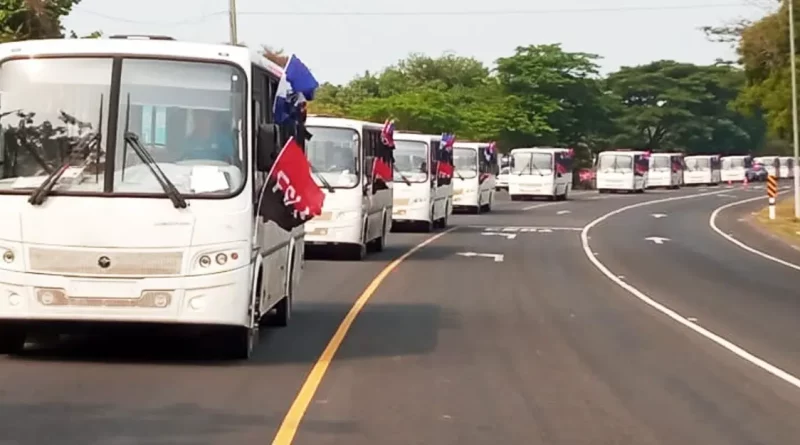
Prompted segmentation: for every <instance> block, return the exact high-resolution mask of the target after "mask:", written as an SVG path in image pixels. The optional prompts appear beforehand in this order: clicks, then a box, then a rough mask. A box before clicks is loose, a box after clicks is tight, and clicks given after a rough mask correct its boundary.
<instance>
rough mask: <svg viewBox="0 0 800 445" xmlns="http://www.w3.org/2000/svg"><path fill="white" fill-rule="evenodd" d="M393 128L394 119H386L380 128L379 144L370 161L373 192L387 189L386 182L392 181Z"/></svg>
mask: <svg viewBox="0 0 800 445" xmlns="http://www.w3.org/2000/svg"><path fill="white" fill-rule="evenodd" d="M394 129H395V126H394V121H393V120H391V119H387V120H386V122H385V123H384V124H383V129H382V130H381V144H380V146H378V149H377V151H376V153H375V160H374V161H373V162H372V181H373V186H372V191H373V192H377V191H378V190H386V189H388V188H389V185H388V184H389V183H390V182H392V181H394V168H393V165H394V153H393V150H394V148H395V144H394Z"/></svg>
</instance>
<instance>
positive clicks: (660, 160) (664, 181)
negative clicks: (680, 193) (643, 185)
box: [647, 153, 683, 189]
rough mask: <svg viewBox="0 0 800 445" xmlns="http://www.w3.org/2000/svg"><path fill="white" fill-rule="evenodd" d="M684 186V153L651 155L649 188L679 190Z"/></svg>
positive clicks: (648, 174)
mask: <svg viewBox="0 0 800 445" xmlns="http://www.w3.org/2000/svg"><path fill="white" fill-rule="evenodd" d="M681 185H683V154H682V153H651V154H650V170H649V171H648V172H647V188H654V187H666V188H668V189H677V188H680V186H681Z"/></svg>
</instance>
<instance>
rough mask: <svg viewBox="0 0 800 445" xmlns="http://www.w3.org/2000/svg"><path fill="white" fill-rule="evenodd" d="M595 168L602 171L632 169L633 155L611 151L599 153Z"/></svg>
mask: <svg viewBox="0 0 800 445" xmlns="http://www.w3.org/2000/svg"><path fill="white" fill-rule="evenodd" d="M597 169H598V170H600V171H603V172H618V171H621V170H622V171H625V170H628V171H630V170H633V156H631V155H623V154H613V153H612V154H603V155H600V160H599V163H598V166H597Z"/></svg>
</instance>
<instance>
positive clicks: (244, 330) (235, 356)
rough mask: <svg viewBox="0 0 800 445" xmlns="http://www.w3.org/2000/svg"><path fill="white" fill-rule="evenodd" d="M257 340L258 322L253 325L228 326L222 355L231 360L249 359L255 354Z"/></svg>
mask: <svg viewBox="0 0 800 445" xmlns="http://www.w3.org/2000/svg"><path fill="white" fill-rule="evenodd" d="M257 341H258V323H254V326H252V327H247V326H237V327H234V328H228V329H227V330H226V331H225V332H224V334H223V335H222V344H221V345H220V346H221V348H222V351H221V352H222V355H223V357H225V358H227V359H229V360H248V359H250V357H252V356H253V350H255V346H256V342H257Z"/></svg>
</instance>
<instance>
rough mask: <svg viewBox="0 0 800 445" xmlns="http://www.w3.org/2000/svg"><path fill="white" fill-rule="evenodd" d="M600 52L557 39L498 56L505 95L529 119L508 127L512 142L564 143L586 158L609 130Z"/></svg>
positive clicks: (611, 124) (498, 68)
mask: <svg viewBox="0 0 800 445" xmlns="http://www.w3.org/2000/svg"><path fill="white" fill-rule="evenodd" d="M598 59H599V57H598V56H596V55H594V54H588V53H580V52H567V51H564V50H563V49H562V48H561V46H560V45H558V44H550V45H530V46H525V47H518V48H517V49H516V51H515V53H514V55H512V56H509V57H504V58H500V59H498V60H497V73H498V78H499V80H500V83H501V85H502V86H503V88H504V90H505V92H506V94H508V95H511V96H513V97H516V98H517V99H518V100H519V101H520V103H521V108H522V109H524V110H525V115H526V116H525V118H526V120H527V122H525V123H524V124H523V125H516V126H515V128H513V129H509V133H510V134H509V138H510V139H511V141H512V142H513V144H514V145H518V146H519V145H542V144H547V145H566V146H570V147H573V148H583V149H584V150H577V151H578V155H579V156H580V157H582V158H584V159H586V160H588V159H589V158H590V156H589V154H590V153H589V150H586V149H591V148H601V147H603V146H605V145H606V144H605V143H604V141H605V140H607V139H608V136H609V135H610V134H611V133H612V132H613V128H614V127H613V122H612V121H611V119H610V114H611V111H612V107H613V105H614V104H613V101H611V100H610V99H609V98H608V97H606V95H605V94H604V91H603V84H602V82H601V80H600V78H599V73H598V65H597V60H598Z"/></svg>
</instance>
